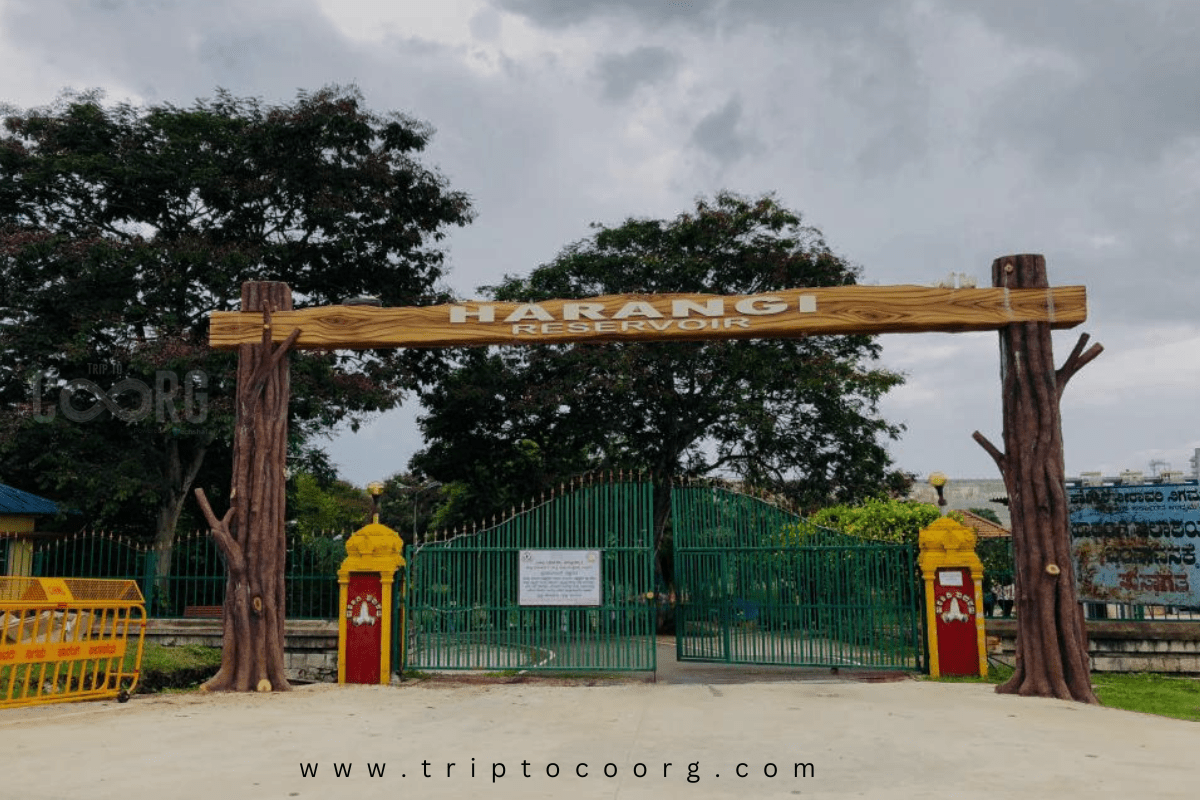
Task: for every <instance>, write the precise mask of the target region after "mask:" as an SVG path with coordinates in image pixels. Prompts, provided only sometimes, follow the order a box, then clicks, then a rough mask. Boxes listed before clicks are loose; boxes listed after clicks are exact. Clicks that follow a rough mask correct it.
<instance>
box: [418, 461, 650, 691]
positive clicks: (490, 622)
mask: <svg viewBox="0 0 1200 800" xmlns="http://www.w3.org/2000/svg"><path fill="white" fill-rule="evenodd" d="M653 544H654V538H653V495H652V487H651V484H650V483H649V482H647V481H642V480H634V479H632V478H629V479H626V478H624V477H612V476H609V477H608V478H591V477H589V478H586V479H582V480H580V481H578V482H576V483H574V484H572V485H571V486H566V487H563V489H561V490H560V491H558V492H556V493H554V495H553V496H550V497H547V498H545V499H543V500H542V501H540V502H538V503H536V504H534V505H533V506H532V507H530V508H528V509H523V510H521V511H518V512H515V513H514V514H513V515H512V516H510V517H509V518H508V519H506V520H504V521H502V522H500V523H499V524H497V525H494V526H492V527H489V528H486V529H483V530H480V531H475V532H460V533H458V534H455V535H450V536H448V537H445V538H438V537H435V538H433V539H431V540H426V541H424V542H421V543H418V544H415V545H413V546H410V547H409V548H408V552H407V553H406V559H407V561H408V639H407V653H406V655H405V659H404V663H405V665H406V667H407V668H408V669H417V670H483V671H495V670H579V671H608V670H614V671H615V670H623V671H652V670H654V669H655V647H654V633H655V631H654V625H655V606H654V603H653V599H652V598H653V588H654V574H653V572H654V571H653ZM563 550H570V551H588V552H589V553H590V554H593V555H594V556H595V558H596V559H598V563H599V595H600V596H599V602H598V603H595V604H589V605H575V604H572V605H534V604H531V603H528V602H527V603H526V604H525V605H522V604H521V602H520V588H521V586H520V584H521V578H522V566H521V554H522V553H523V552H529V553H539V552H541V553H548V552H553V551H563Z"/></svg>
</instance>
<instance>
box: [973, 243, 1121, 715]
mask: <svg viewBox="0 0 1200 800" xmlns="http://www.w3.org/2000/svg"><path fill="white" fill-rule="evenodd" d="M992 283H993V285H994V286H996V287H998V288H1005V289H1018V288H1020V289H1025V288H1042V287H1047V286H1049V283H1048V282H1047V280H1046V261H1045V259H1044V258H1043V257H1042V256H1040V255H1016V256H1006V257H1004V258H998V259H996V261H995V262H993V264H992ZM1087 340H1088V336H1087V334H1084V335H1083V336H1081V337H1080V340H1079V342H1078V344H1077V345H1076V346H1075V349H1074V350H1073V351H1072V353H1071V356H1070V357H1069V358H1068V359H1067V362H1066V363H1065V364H1064V365H1063V367H1062V369H1060V370H1057V371H1056V370H1055V368H1054V354H1053V351H1052V347H1051V340H1050V324H1048V323H1045V322H1021V323H1013V324H1010V325H1008V326H1006V327H1005V328H1002V329H1001V330H1000V362H1001V363H1000V370H1001V372H1000V377H1001V383H1002V392H1003V395H1002V398H1003V419H1004V452H1003V453H1001V452H1000V451H999V450H998V449H997V448H996V447H995V446H994V445H992V444H991V442H989V441H988V440H987V439H986V438H984V437H983V436H982V435H981V434H980V433H979V432H978V431H976V432H975V435H974V436H975V439H976V440H977V441H978V442H979V443H980V444H981V445H982V446H983V447H984V449H986V450H987V451H988V453H989V454H991V456H992V457H993V459H995V461H996V465H997V466H998V467H999V468H1000V473H1001V475H1002V476H1003V477H1004V485H1005V487H1006V488H1007V490H1008V498H1009V510H1010V511H1011V513H1012V532H1013V560H1014V564H1015V567H1016V570H1015V572H1016V609H1017V661H1016V671H1015V672H1014V673H1013V676H1012V678H1011V679H1010V680H1009V681H1007V682H1006V683H1004V684H1003V685H1001V686H998V687H997V689H996V691H998V692H1001V693H1007V694H1021V695H1032V696H1038V697H1057V698H1060V699H1064V700H1077V701H1080V702H1085V703H1096V702H1098V700H1097V699H1096V695H1095V693H1094V692H1093V691H1092V686H1091V680H1090V674H1089V663H1088V652H1087V629H1086V627H1085V624H1084V615H1083V606H1082V605H1081V604H1080V603H1079V602H1078V600H1077V595H1076V588H1075V574H1074V569H1073V568H1072V565H1071V564H1072V560H1071V541H1070V531H1069V527H1068V524H1069V516H1068V511H1069V509H1068V505H1067V492H1066V472H1065V467H1064V459H1063V441H1062V424H1061V417H1060V414H1059V398H1060V397H1061V395H1062V390H1063V388H1064V387H1065V386H1066V383H1067V381H1068V380H1069V379H1070V378H1071V376H1072V375H1073V374H1074V373H1075V372H1077V371H1078V370H1079V369H1080V368H1081V367H1082V366H1083V365H1084V364H1086V363H1087V362H1088V361H1091V360H1092V359H1093V358H1095V357H1096V356H1097V355H1099V354H1100V351H1101V350H1102V349H1103V348H1102V347H1100V345H1094V346H1093V347H1092V348H1091V349H1090V350H1089V351H1088V352H1087V353H1086V354H1085V353H1083V348H1084V346H1085V345H1086V344H1087Z"/></svg>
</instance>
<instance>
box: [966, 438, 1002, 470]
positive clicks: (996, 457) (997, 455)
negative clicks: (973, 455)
mask: <svg viewBox="0 0 1200 800" xmlns="http://www.w3.org/2000/svg"><path fill="white" fill-rule="evenodd" d="M971 438H972V439H974V440H975V441H977V442H979V446H980V447H982V448H983V449H984V450H986V451H987V453H988V455H989V456H991V457H992V460H993V461H995V462H996V466H997V467H999V468H1000V474H1001V475H1004V470H1005V468H1006V467H1007V466H1008V458H1007V456H1005V455H1004V453H1002V452H1000V449H999V448H998V447H996V445H994V444H992V443H991V442H990V441H988V438H987V437H986V436H984V435H983V434H982V433H980V432H979V431H975V432H974V433H972V434H971Z"/></svg>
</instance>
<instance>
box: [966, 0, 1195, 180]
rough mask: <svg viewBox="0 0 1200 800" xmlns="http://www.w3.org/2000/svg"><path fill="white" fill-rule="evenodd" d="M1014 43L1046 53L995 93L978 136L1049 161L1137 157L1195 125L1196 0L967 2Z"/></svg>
mask: <svg viewBox="0 0 1200 800" xmlns="http://www.w3.org/2000/svg"><path fill="white" fill-rule="evenodd" d="M955 8H957V9H964V8H970V9H972V13H973V14H974V15H975V16H977V17H978V19H979V20H981V21H982V22H983V23H984V24H985V25H986V26H988V28H989V29H991V30H993V31H995V32H996V33H997V34H998V35H1000V36H1003V37H1004V38H1005V39H1006V40H1007V43H1008V44H1009V45H1010V46H1011V48H1012V49H1013V51H1014V52H1015V53H1019V52H1021V51H1022V50H1025V51H1030V50H1033V51H1035V52H1040V53H1043V54H1044V55H1045V57H1046V59H1045V60H1046V63H1044V64H1042V65H1040V66H1039V67H1034V68H1031V69H1030V70H1029V71H1028V72H1027V74H1026V75H1025V76H1024V77H1023V78H1022V79H1020V80H1019V81H1016V82H1015V83H1013V84H1012V85H1011V86H1009V87H1008V88H1007V89H1006V90H1005V91H1003V92H1001V93H1000V94H998V95H997V96H996V97H995V98H994V102H993V104H992V108H991V110H990V112H989V113H988V114H987V116H986V117H985V118H983V119H982V120H981V125H980V136H981V137H982V138H984V139H987V140H992V141H996V142H999V143H1005V144H1009V145H1016V146H1019V147H1022V148H1027V149H1029V150H1030V151H1031V152H1034V153H1036V154H1037V156H1038V157H1039V159H1040V164H1041V165H1042V166H1043V167H1045V168H1049V169H1082V168H1088V167H1089V164H1093V163H1094V161H1095V159H1096V158H1098V157H1103V158H1105V159H1113V160H1115V161H1118V162H1119V161H1131V162H1137V163H1145V162H1147V161H1153V160H1155V159H1157V158H1159V157H1161V156H1162V155H1163V153H1164V152H1165V151H1166V150H1168V149H1169V148H1170V147H1171V145H1172V144H1173V143H1175V142H1176V141H1178V139H1179V138H1180V137H1189V136H1196V135H1200V81H1198V80H1197V76H1198V75H1200V48H1198V47H1197V46H1196V43H1197V41H1198V40H1200V4H1197V3H1192V2H1180V1H1179V0H1163V1H1162V2H1157V3H1134V2H1110V3H1101V4H1097V3H1090V2H1084V0H1060V1H1059V2H1053V3H1042V2H1028V1H1018V2H1007V3H991V2H974V3H970V4H963V5H961V6H959V5H957V4H956V5H955Z"/></svg>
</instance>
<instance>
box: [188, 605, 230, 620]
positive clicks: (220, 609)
mask: <svg viewBox="0 0 1200 800" xmlns="http://www.w3.org/2000/svg"><path fill="white" fill-rule="evenodd" d="M223 616H225V606H184V607H183V618H184V619H221V618H222V617H223Z"/></svg>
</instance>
